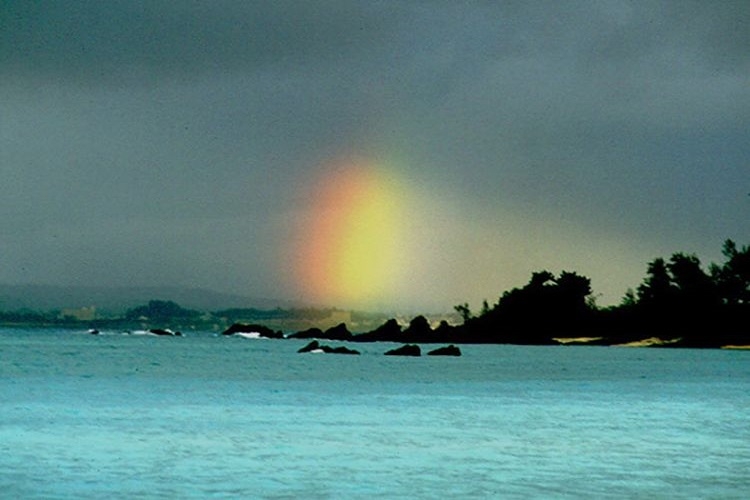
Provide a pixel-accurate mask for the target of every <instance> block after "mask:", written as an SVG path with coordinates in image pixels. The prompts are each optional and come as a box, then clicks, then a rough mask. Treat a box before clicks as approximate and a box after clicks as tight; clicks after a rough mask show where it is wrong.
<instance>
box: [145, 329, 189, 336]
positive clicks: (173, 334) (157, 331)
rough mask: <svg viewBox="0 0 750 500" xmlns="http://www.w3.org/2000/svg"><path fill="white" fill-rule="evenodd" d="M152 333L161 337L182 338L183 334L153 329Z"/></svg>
mask: <svg viewBox="0 0 750 500" xmlns="http://www.w3.org/2000/svg"><path fill="white" fill-rule="evenodd" d="M149 332H150V333H153V334H154V335H160V336H163V337H182V333H180V332H173V331H172V330H170V329H168V328H167V329H164V328H152V329H151V330H149Z"/></svg>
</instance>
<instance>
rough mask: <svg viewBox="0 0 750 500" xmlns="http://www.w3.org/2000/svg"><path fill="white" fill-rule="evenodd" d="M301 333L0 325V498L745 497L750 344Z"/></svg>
mask: <svg viewBox="0 0 750 500" xmlns="http://www.w3.org/2000/svg"><path fill="white" fill-rule="evenodd" d="M305 343H306V342H303V341H292V340H249V339H241V338H220V337H216V336H213V335H211V334H199V333H194V334H189V335H188V336H187V337H183V338H180V337H177V338H165V337H151V336H133V335H130V336H127V335H121V334H119V333H112V334H106V335H101V336H93V335H87V334H85V333H78V332H67V331H50V330H11V329H0V497H3V498H133V497H139V498H144V497H145V498H149V497H162V498H176V497H180V498H190V497H192V498H222V497H227V498H238V497H241V498H373V497H380V498H586V497H588V498H646V497H648V498H747V497H748V496H749V495H750V475H749V474H748V471H750V352H737V351H719V350H688V349H685V350H662V349H627V348H607V347H571V346H568V347H563V346H555V347H523V346H462V350H463V352H464V355H463V356H462V357H460V358H433V357H421V358H397V357H387V356H383V355H382V353H383V352H384V351H385V350H387V349H389V348H392V347H393V345H390V344H357V345H355V346H353V347H354V348H356V349H359V350H361V351H362V352H363V354H362V355H361V356H341V355H326V354H296V350H297V349H298V348H299V347H301V346H302V345H304V344H305ZM332 344H335V343H332Z"/></svg>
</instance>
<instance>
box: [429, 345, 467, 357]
mask: <svg viewBox="0 0 750 500" xmlns="http://www.w3.org/2000/svg"><path fill="white" fill-rule="evenodd" d="M427 355H428V356H460V355H461V349H459V348H458V347H456V346H454V345H453V344H451V345H449V346H445V347H440V348H438V349H435V350H433V351H430V352H428V353H427Z"/></svg>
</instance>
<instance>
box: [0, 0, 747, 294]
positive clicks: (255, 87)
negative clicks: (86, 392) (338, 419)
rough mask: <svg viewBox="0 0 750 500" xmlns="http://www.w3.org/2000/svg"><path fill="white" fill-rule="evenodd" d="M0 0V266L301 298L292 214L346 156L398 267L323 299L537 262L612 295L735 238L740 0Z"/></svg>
mask: <svg viewBox="0 0 750 500" xmlns="http://www.w3.org/2000/svg"><path fill="white" fill-rule="evenodd" d="M0 6H1V9H2V10H0V208H1V212H0V214H2V217H0V236H1V237H0V282H3V283H45V284H63V285H68V284H70V285H96V286H100V285H116V286H134V285H179V286H188V287H204V288H210V289H214V290H217V291H223V292H232V293H241V294H245V295H251V296H258V297H273V298H290V299H295V300H305V299H306V298H308V297H305V296H304V295H305V294H304V290H305V286H303V285H304V284H302V283H299V280H300V279H303V278H301V277H300V275H298V274H295V272H294V271H293V270H294V269H295V262H294V259H295V255H296V253H295V252H297V251H298V249H299V245H300V241H299V239H300V236H299V231H298V228H299V221H300V220H306V217H308V216H309V213H310V207H311V204H312V205H314V203H315V202H314V200H315V198H316V195H317V194H318V193H316V190H315V186H319V185H320V183H319V182H317V181H316V179H319V178H320V176H322V175H324V173H323V172H324V171H325V170H326V166H327V165H330V164H331V163H332V162H336V161H340V159H341V158H347V157H351V156H356V157H357V158H363V159H365V160H366V161H367V162H368V164H370V165H372V166H373V168H375V169H381V167H382V172H381V173H383V175H389V176H393V177H394V179H395V180H394V182H396V183H398V185H399V186H400V188H399V190H398V193H399V195H400V197H402V198H403V202H404V203H403V205H399V206H400V207H401V209H400V210H401V212H399V215H398V216H399V218H400V219H402V221H403V222H404V223H405V224H406V225H405V227H407V228H408V233H409V234H408V236H407V237H404V236H403V234H401V235H399V236H398V237H399V238H402V239H404V240H408V244H405V245H404V246H403V247H402V252H403V260H404V262H408V263H409V264H408V266H407V267H408V270H403V269H402V270H401V271H400V275H399V277H400V279H401V280H402V283H401V284H399V285H394V286H393V287H392V290H390V291H389V292H388V293H381V295H380V296H379V297H377V300H375V301H371V302H368V303H367V304H364V303H360V302H358V300H357V299H356V297H352V298H351V301H350V303H334V304H328V305H334V306H342V307H349V306H353V307H358V306H362V307H364V306H368V307H376V306H377V307H381V308H393V309H402V308H411V307H414V308H429V309H450V308H452V306H453V305H455V304H457V303H460V302H464V301H468V302H469V303H471V304H472V305H474V306H476V307H478V306H479V303H480V302H481V300H482V299H485V298H486V299H488V300H489V301H490V302H494V301H496V300H497V298H498V297H499V296H500V294H501V293H502V292H503V291H504V290H507V289H509V288H512V287H515V286H521V285H523V284H524V283H526V281H527V280H528V278H529V276H530V273H531V272H532V271H534V270H539V269H544V268H546V269H549V270H551V271H553V272H555V273H557V272H560V271H561V270H570V271H577V272H579V273H580V274H584V275H586V276H588V277H590V278H591V279H592V286H593V288H594V290H595V292H596V293H597V294H600V297H599V301H600V303H604V304H606V303H617V302H619V300H620V298H621V297H622V296H623V294H624V293H625V291H626V290H627V289H628V288H629V287H630V288H635V287H636V286H637V285H638V284H639V283H640V281H641V280H642V278H643V276H644V275H645V270H646V264H647V262H648V261H649V260H651V259H653V258H654V257H658V256H665V257H668V256H669V255H670V254H671V253H673V252H677V251H684V252H689V253H696V254H697V255H698V256H699V257H700V258H701V260H702V261H703V262H704V263H705V264H708V263H709V262H711V261H721V259H722V256H721V253H720V250H721V245H722V242H723V240H724V239H726V238H732V239H734V240H736V241H737V242H738V243H739V244H750V196H749V194H750V3H749V2H747V1H737V2H730V1H721V2H705V1H697V2H691V1H687V0H685V1H676V2H633V1H615V0H613V1H593V2H573V1H565V2H557V1H555V2H541V1H539V2H529V1H519V2H500V1H498V2H491V1H476V2H470V1H466V2H458V1H455V0H450V1H438V0H435V1H412V2H409V1H403V0H402V1H374V0H367V1H354V0H348V1H325V2H315V1H279V0H274V1H263V2H249V1H240V0H226V1H221V0H211V1H152V2H142V1H134V0H127V1H114V0H111V1H106V2H101V1H97V0H92V1H78V0H67V1H59V2H52V1H49V2H47V1H35V2H27V1H3V2H0ZM305 234H307V233H305ZM394 237H396V236H395V235H394ZM290 249H297V250H290ZM407 254H408V255H407ZM325 299H326V298H325V297H316V300H318V301H321V300H322V301H325ZM336 299H337V300H339V301H342V297H336ZM331 300H333V297H331ZM343 302H346V297H343Z"/></svg>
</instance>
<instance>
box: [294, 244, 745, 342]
mask: <svg viewBox="0 0 750 500" xmlns="http://www.w3.org/2000/svg"><path fill="white" fill-rule="evenodd" d="M722 253H723V255H724V257H725V262H724V263H723V264H711V265H710V266H709V267H708V269H707V270H704V269H703V267H702V266H701V262H700V260H699V259H698V257H697V256H695V255H693V254H685V253H681V252H680V253H675V254H673V255H672V256H671V257H670V258H669V259H668V260H666V259H664V258H661V257H660V258H656V259H654V260H653V261H651V262H649V263H648V265H647V268H646V276H645V278H644V279H643V282H642V283H641V284H640V285H639V286H638V287H637V289H636V290H635V291H633V290H628V291H627V293H626V294H625V297H624V298H623V300H622V302H621V303H620V304H619V305H617V306H610V307H603V308H602V307H598V306H597V305H596V303H595V301H594V300H593V295H592V289H591V280H590V279H589V278H587V277H586V276H582V275H579V274H577V273H575V272H569V271H563V272H561V273H560V274H559V275H554V274H553V273H551V272H549V271H546V270H543V271H538V272H534V273H532V275H531V279H530V280H529V282H528V283H527V284H526V285H524V286H522V287H520V288H513V289H512V290H509V291H506V292H505V293H503V294H502V296H501V297H500V298H499V300H498V301H497V303H495V304H493V305H490V304H489V303H488V302H487V301H485V302H484V304H483V307H482V310H481V312H480V313H479V314H477V315H474V314H473V313H472V312H471V309H470V308H469V305H468V304H460V305H457V306H456V307H455V310H456V312H458V313H459V314H460V315H461V317H462V318H463V324H461V325H450V324H448V323H447V322H442V323H441V324H440V325H439V326H438V327H437V328H435V329H433V328H432V327H431V326H430V324H429V322H428V321H427V319H426V318H425V317H423V316H417V317H416V318H414V319H413V320H412V321H411V322H410V324H409V325H408V326H407V327H406V328H402V327H401V325H399V324H398V322H397V321H396V320H394V319H391V320H388V321H387V322H386V323H384V324H383V325H381V326H380V327H378V328H376V329H375V330H373V331H371V332H367V333H362V334H358V335H354V334H352V333H350V332H349V331H348V330H347V329H346V326H345V325H343V324H342V325H338V326H336V327H334V328H331V329H329V330H328V331H321V330H319V329H316V328H313V329H310V330H306V331H302V332H297V333H295V334H292V335H290V336H289V337H292V338H321V339H330V340H345V341H354V342H357V341H360V342H368V341H391V342H405V343H408V342H413V343H487V344H524V345H550V344H558V343H560V342H559V341H558V340H556V339H560V338H579V337H589V338H592V339H595V340H593V341H588V342H587V343H589V344H599V345H613V344H623V343H628V342H634V341H639V340H643V339H647V338H650V337H658V338H659V339H661V340H664V341H667V342H666V343H665V344H664V345H665V346H667V345H668V346H673V347H721V346H725V345H750V247H749V246H743V247H742V248H738V247H737V245H736V244H735V243H734V242H733V241H732V240H726V241H725V242H724V245H723V249H722Z"/></svg>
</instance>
